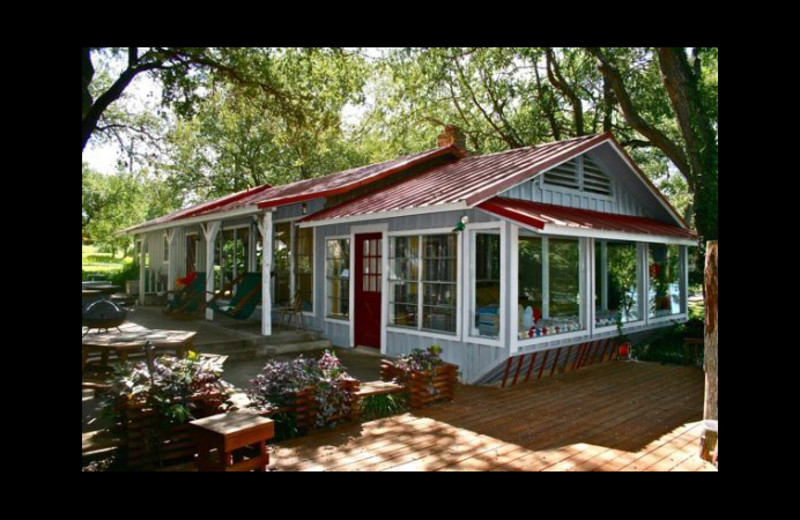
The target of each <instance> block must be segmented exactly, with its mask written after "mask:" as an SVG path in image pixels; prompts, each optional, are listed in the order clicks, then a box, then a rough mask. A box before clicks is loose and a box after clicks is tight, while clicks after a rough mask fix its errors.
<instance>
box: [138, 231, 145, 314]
mask: <svg viewBox="0 0 800 520" xmlns="http://www.w3.org/2000/svg"><path fill="white" fill-rule="evenodd" d="M139 237H140V238H139V305H144V277H145V276H146V275H147V272H146V271H145V268H144V254H145V253H144V248H145V247H146V246H147V242H146V241H145V235H144V234H142V235H139Z"/></svg>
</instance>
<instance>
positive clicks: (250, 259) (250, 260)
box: [247, 224, 256, 273]
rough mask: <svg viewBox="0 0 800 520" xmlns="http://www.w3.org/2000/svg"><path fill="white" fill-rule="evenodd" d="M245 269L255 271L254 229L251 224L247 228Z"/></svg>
mask: <svg viewBox="0 0 800 520" xmlns="http://www.w3.org/2000/svg"><path fill="white" fill-rule="evenodd" d="M247 271H248V272H250V273H254V272H255V271H256V231H255V226H253V225H252V224H250V227H248V228H247Z"/></svg>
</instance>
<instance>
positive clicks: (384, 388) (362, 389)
mask: <svg viewBox="0 0 800 520" xmlns="http://www.w3.org/2000/svg"><path fill="white" fill-rule="evenodd" d="M403 392H408V388H406V387H405V386H403V385H399V384H397V383H395V382H393V381H367V382H365V383H361V385H360V386H359V389H358V391H357V392H355V394H353V402H352V404H351V415H350V417H351V419H352V420H354V421H357V420H358V418H359V416H360V415H361V400H362V399H364V398H365V397H372V396H373V395H387V394H400V393H403Z"/></svg>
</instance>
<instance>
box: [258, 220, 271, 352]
mask: <svg viewBox="0 0 800 520" xmlns="http://www.w3.org/2000/svg"><path fill="white" fill-rule="evenodd" d="M260 228H261V334H263V335H264V336H271V335H272V294H271V291H270V285H271V284H270V276H271V274H270V273H271V271H272V212H271V211H266V212H265V213H264V219H263V221H262V222H261V225H260Z"/></svg>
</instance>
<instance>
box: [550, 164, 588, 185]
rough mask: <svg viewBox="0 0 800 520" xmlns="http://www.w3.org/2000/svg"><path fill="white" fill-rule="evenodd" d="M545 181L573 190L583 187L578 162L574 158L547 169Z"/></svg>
mask: <svg viewBox="0 0 800 520" xmlns="http://www.w3.org/2000/svg"><path fill="white" fill-rule="evenodd" d="M544 182H545V184H549V185H551V186H561V187H562V188H570V189H573V190H579V189H581V182H580V178H579V176H578V165H577V163H576V162H575V161H574V160H572V161H569V162H566V163H564V164H559V165H558V166H556V167H555V168H553V169H552V170H548V171H546V172H545V173H544Z"/></svg>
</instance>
